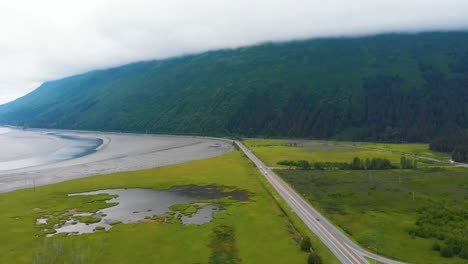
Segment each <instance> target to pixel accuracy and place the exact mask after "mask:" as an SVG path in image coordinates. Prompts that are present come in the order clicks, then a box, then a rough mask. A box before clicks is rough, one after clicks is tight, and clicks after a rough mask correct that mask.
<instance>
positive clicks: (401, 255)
mask: <svg viewBox="0 0 468 264" xmlns="http://www.w3.org/2000/svg"><path fill="white" fill-rule="evenodd" d="M244 143H245V144H246V145H247V146H248V147H249V148H250V149H251V150H252V151H253V152H255V154H257V155H258V156H259V157H260V158H261V159H262V160H263V161H265V163H266V164H267V165H269V166H272V167H277V168H278V169H277V170H276V172H277V173H278V174H279V175H280V176H281V177H282V178H283V179H284V180H285V181H287V182H288V183H289V184H290V185H291V186H292V187H293V188H295V189H296V190H297V191H298V192H299V193H300V194H301V195H303V196H304V197H305V198H306V199H307V200H308V201H309V202H310V203H311V204H312V205H313V206H314V207H315V208H317V209H318V210H319V211H321V212H322V213H323V214H324V215H325V216H326V217H327V218H329V219H330V220H331V221H332V222H333V223H334V224H335V225H336V226H338V227H339V228H340V229H341V230H342V231H343V232H344V233H345V234H347V235H348V236H349V237H350V238H351V239H353V240H354V241H356V242H358V243H359V244H361V245H362V246H363V247H365V248H368V249H369V250H370V251H373V252H376V253H378V254H381V255H383V256H388V257H391V258H396V259H399V260H402V261H405V262H409V263H434V264H436V263H437V264H439V263H441V264H443V263H447V264H452V263H457V264H458V263H460V264H461V263H467V260H466V259H462V258H460V257H458V256H457V254H460V255H462V254H464V253H463V252H465V250H468V248H466V249H465V247H466V245H468V243H466V242H467V241H466V237H468V221H467V220H466V218H467V217H468V211H467V209H466V208H468V169H464V168H454V167H450V166H448V167H447V165H448V163H446V162H444V163H438V162H436V163H431V162H429V163H424V162H422V161H421V160H420V161H421V162H420V163H419V164H420V165H419V167H420V168H419V169H393V170H369V171H367V170H358V171H356V170H294V169H287V170H286V169H283V168H282V167H283V166H280V165H278V164H277V162H278V161H281V160H293V161H294V160H296V161H297V160H307V161H310V162H350V161H351V160H352V159H353V157H360V158H362V159H363V158H373V157H376V158H386V159H389V160H390V161H391V162H392V163H393V164H395V165H397V166H398V165H399V163H400V158H401V157H402V155H403V154H404V155H407V156H413V155H419V156H424V157H428V158H435V159H441V160H446V159H447V156H446V155H445V154H443V153H437V152H433V151H430V150H429V146H428V145H427V144H381V143H355V142H335V141H316V140H283V139H274V140H272V139H266V140H262V139H247V140H244ZM433 165H442V167H433ZM436 244H437V245H439V246H440V247H441V248H450V250H449V251H456V252H458V253H457V254H453V256H452V257H449V258H443V257H441V256H440V255H441V250H439V251H438V250H432V248H433V246H434V245H436Z"/></svg>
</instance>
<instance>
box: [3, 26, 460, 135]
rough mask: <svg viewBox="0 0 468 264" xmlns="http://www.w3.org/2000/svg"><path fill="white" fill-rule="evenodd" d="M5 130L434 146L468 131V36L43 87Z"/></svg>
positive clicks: (360, 45) (218, 62)
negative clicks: (444, 137) (435, 141)
mask: <svg viewBox="0 0 468 264" xmlns="http://www.w3.org/2000/svg"><path fill="white" fill-rule="evenodd" d="M0 123H2V124H10V125H20V126H23V125H24V126H29V127H43V128H71V129H89V130H114V131H135V132H151V133H171V134H200V135H216V136H228V135H243V136H268V137H279V136H284V137H286V136H287V137H307V138H338V139H351V140H380V141H428V140H430V139H431V138H434V137H435V136H440V135H442V134H447V133H451V132H453V131H462V130H465V129H466V128H468V32H435V33H421V34H385V35H377V36H368V37H356V38H329V39H314V40H306V41H294V42H285V43H267V44H262V45H258V46H251V47H245V48H239V49H229V50H218V51H211V52H206V53H202V54H196V55H190V56H184V57H178V58H172V59H166V60H157V61H145V62H138V63H132V64H129V65H124V66H121V67H117V68H112V69H106V70H98V71H92V72H88V73H85V74H81V75H76V76H72V77H68V78H64V79H61V80H55V81H50V82H46V83H44V84H42V85H41V86H40V87H39V88H37V89H36V90H35V91H33V92H31V93H30V94H28V95H26V96H24V97H21V98H19V99H17V100H15V101H13V102H10V103H7V104H4V105H2V106H0Z"/></svg>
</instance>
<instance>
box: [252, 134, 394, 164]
mask: <svg viewBox="0 0 468 264" xmlns="http://www.w3.org/2000/svg"><path fill="white" fill-rule="evenodd" d="M243 143H245V145H246V146H247V147H248V148H250V149H251V150H252V151H253V152H254V153H255V155H257V156H258V157H259V158H260V159H261V160H262V161H263V162H265V164H267V165H268V166H271V167H284V166H281V165H278V164H277V163H278V162H279V161H282V160H307V161H309V162H351V161H352V160H353V158H354V157H360V158H361V159H366V158H369V159H372V158H385V159H388V160H390V161H391V162H392V163H394V164H399V163H400V158H401V155H400V154H397V153H391V152H384V151H378V150H373V149H365V148H356V147H354V146H351V145H344V144H342V143H336V142H331V141H315V140H298V141H296V140H279V139H278V140H271V139H270V140H262V139H247V140H244V141H243ZM294 143H296V145H294Z"/></svg>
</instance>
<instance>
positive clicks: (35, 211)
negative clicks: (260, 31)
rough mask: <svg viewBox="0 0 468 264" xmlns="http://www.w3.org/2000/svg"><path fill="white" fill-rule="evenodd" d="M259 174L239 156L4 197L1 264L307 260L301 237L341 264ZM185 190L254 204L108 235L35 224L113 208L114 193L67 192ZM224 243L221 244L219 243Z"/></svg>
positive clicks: (116, 229) (123, 227) (0, 199)
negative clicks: (204, 189) (51, 231)
mask: <svg viewBox="0 0 468 264" xmlns="http://www.w3.org/2000/svg"><path fill="white" fill-rule="evenodd" d="M261 177H262V176H261V175H260V173H259V172H258V171H257V170H256V168H255V167H254V166H253V165H252V164H251V162H250V161H249V160H247V159H246V158H245V157H243V156H242V155H241V154H240V153H239V152H238V151H234V152H231V153H229V154H226V155H224V156H220V157H216V158H211V159H206V160H200V161H192V162H188V163H184V164H178V165H172V166H167V167H160V168H154V169H149V170H143V171H134V172H124V173H115V174H110V175H102V176H94V177H89V178H83V179H78V180H73V181H67V182H63V183H58V184H53V185H47V186H42V187H38V188H36V189H35V190H31V189H26V190H18V191H14V192H10V193H4V194H0V210H1V211H2V215H1V218H0V228H1V230H2V245H1V246H0V263H306V259H307V254H306V253H304V252H301V251H300V248H299V245H298V243H297V242H298V241H299V240H300V238H301V234H300V233H302V235H308V236H311V238H312V241H313V247H314V248H315V249H316V251H317V252H319V254H320V255H321V257H322V259H323V260H324V261H325V263H337V261H336V259H335V258H334V256H333V255H332V254H331V252H330V251H329V250H328V249H327V248H326V247H325V246H324V245H323V244H321V243H320V242H319V240H318V239H317V238H316V237H314V236H313V235H312V234H311V233H310V232H308V231H307V230H306V229H305V228H304V226H303V225H302V223H301V222H300V221H299V220H298V218H297V216H295V215H294V214H292V213H291V210H290V209H288V208H287V207H286V206H285V204H284V202H283V201H276V200H275V199H273V198H274V197H275V196H274V195H273V196H272V194H271V193H270V192H269V191H268V189H269V188H270V187H269V186H266V185H265V181H264V180H263V179H262V178H261ZM185 185H219V186H223V187H224V188H226V190H232V189H237V190H243V191H246V192H248V193H249V199H250V200H249V201H248V202H231V203H229V204H226V205H225V210H224V211H221V212H219V213H218V214H216V215H215V218H214V219H213V220H212V221H211V222H210V223H207V224H204V225H182V224H181V223H177V222H173V223H163V222H161V221H147V222H140V223H134V224H122V223H120V224H118V223H117V224H116V225H114V226H113V227H112V229H110V230H109V231H102V230H98V232H96V233H93V234H83V235H71V236H66V235H63V234H58V235H55V236H52V237H50V238H46V237H45V235H46V233H47V232H45V231H44V230H43V229H44V228H43V227H42V226H41V225H38V224H36V219H37V218H38V217H39V216H40V215H43V214H45V213H46V214H51V215H60V214H63V213H64V212H66V211H68V210H70V209H76V210H78V211H82V212H96V211H97V210H99V209H101V208H105V207H109V206H111V205H110V204H107V203H105V201H106V200H107V199H109V198H111V196H109V195H94V196H71V197H70V196H67V194H70V193H77V192H85V191H93V190H100V189H111V188H153V189H158V190H159V189H167V188H170V187H172V186H185ZM279 205H281V206H282V208H281V207H280V206H279ZM286 213H287V214H289V215H290V217H288V216H287V215H286ZM91 220H92V219H91ZM298 230H299V231H300V233H299V232H298ZM223 234H228V235H229V237H231V238H230V239H229V241H224V240H223V239H225V237H226V236H224V235H223ZM220 239H221V240H223V241H224V242H222V243H221V244H220V243H217V242H216V241H219V240H220ZM216 245H219V247H218V246H216Z"/></svg>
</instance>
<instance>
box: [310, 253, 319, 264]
mask: <svg viewBox="0 0 468 264" xmlns="http://www.w3.org/2000/svg"><path fill="white" fill-rule="evenodd" d="M321 263H322V259H321V258H320V256H319V255H317V253H315V252H312V253H310V254H309V257H308V258H307V264H321Z"/></svg>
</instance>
